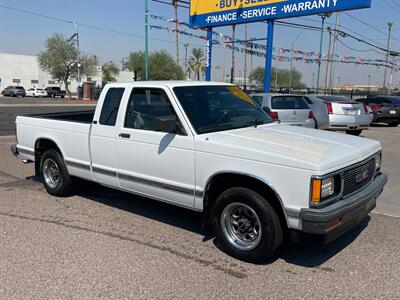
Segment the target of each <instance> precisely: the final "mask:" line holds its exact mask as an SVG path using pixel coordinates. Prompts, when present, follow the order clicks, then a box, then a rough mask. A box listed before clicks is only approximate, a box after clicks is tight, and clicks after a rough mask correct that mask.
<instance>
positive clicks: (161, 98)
mask: <svg viewBox="0 0 400 300" xmlns="http://www.w3.org/2000/svg"><path fill="white" fill-rule="evenodd" d="M163 120H164V121H165V120H171V122H174V121H173V120H177V116H176V114H175V111H174V109H173V107H172V104H171V102H170V101H169V99H168V96H167V94H166V93H165V91H164V90H162V89H152V88H148V89H146V88H137V89H133V90H132V93H131V96H130V98H129V102H128V107H127V110H126V116H125V124H124V127H125V128H133V129H142V130H149V131H160V132H169V131H168V130H166V129H165V128H163V127H162V126H161V125H160V123H161V121H163Z"/></svg>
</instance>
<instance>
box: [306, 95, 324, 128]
mask: <svg viewBox="0 0 400 300" xmlns="http://www.w3.org/2000/svg"><path fill="white" fill-rule="evenodd" d="M303 98H304V100H306V102H307V104H308V105H309V106H310V108H311V109H312V111H313V114H314V121H315V128H317V129H328V128H329V114H328V107H327V105H326V103H325V101H324V100H321V99H319V98H318V97H315V96H312V95H309V96H303Z"/></svg>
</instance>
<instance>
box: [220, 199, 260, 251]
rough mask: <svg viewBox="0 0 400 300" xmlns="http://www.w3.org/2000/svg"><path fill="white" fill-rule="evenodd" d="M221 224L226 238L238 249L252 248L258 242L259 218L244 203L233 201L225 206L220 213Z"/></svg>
mask: <svg viewBox="0 0 400 300" xmlns="http://www.w3.org/2000/svg"><path fill="white" fill-rule="evenodd" d="M221 226H222V230H223V233H224V235H225V237H226V238H227V240H228V241H229V242H230V243H231V245H233V246H234V247H235V248H238V249H239V250H252V249H254V248H255V247H257V245H258V244H259V243H260V240H261V236H262V229H261V222H260V219H259V217H258V216H257V214H256V212H255V211H254V210H253V209H252V208H251V207H250V206H248V205H246V204H244V203H239V202H235V203H231V204H229V205H228V206H227V207H225V209H224V210H223V212H222V215H221Z"/></svg>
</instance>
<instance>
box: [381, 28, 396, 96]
mask: <svg viewBox="0 0 400 300" xmlns="http://www.w3.org/2000/svg"><path fill="white" fill-rule="evenodd" d="M393 25H394V23H393V22H388V29H389V34H388V41H387V50H386V63H385V74H384V77H383V89H386V75H387V67H388V63H389V48H390V39H391V35H392V28H393Z"/></svg>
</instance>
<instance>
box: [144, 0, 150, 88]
mask: <svg viewBox="0 0 400 300" xmlns="http://www.w3.org/2000/svg"><path fill="white" fill-rule="evenodd" d="M144 39H145V42H144V69H145V72H144V78H145V80H149V3H148V0H144Z"/></svg>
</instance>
